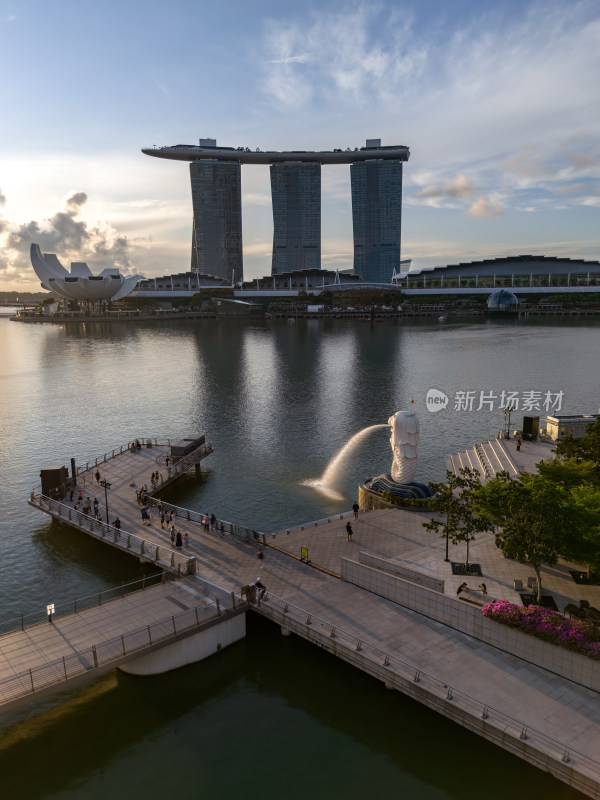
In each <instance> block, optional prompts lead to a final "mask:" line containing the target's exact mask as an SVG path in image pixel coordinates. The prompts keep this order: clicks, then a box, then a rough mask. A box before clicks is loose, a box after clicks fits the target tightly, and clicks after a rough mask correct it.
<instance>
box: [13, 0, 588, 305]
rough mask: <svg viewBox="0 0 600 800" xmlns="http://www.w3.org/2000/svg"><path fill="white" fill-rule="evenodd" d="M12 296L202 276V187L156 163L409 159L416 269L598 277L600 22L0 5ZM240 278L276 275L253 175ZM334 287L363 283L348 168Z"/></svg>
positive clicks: (525, 3)
mask: <svg viewBox="0 0 600 800" xmlns="http://www.w3.org/2000/svg"><path fill="white" fill-rule="evenodd" d="M0 70H1V74H2V76H3V80H2V81H1V86H0V292H1V291H2V290H4V291H10V290H18V291H36V290H37V289H38V288H39V283H38V280H37V278H36V276H35V274H34V273H33V269H32V267H31V264H30V261H29V246H30V244H31V242H36V243H38V244H39V245H40V246H41V248H42V251H44V252H53V253H56V254H57V255H58V256H59V258H60V259H61V261H63V263H65V264H66V265H68V264H69V263H70V261H87V262H88V264H89V265H90V267H92V269H96V268H97V269H98V270H101V269H102V268H104V267H106V266H113V265H117V266H118V267H120V268H121V269H122V270H123V271H124V272H125V273H138V274H140V275H145V276H147V277H152V276H157V275H164V274H170V273H175V272H182V271H187V270H188V269H189V266H190V250H191V232H192V204H191V191H190V182H189V166H188V164H187V163H186V162H175V161H168V160H162V159H156V158H151V157H148V156H145V155H143V154H142V152H141V149H142V148H143V147H148V146H151V145H153V144H157V145H174V144H179V143H184V144H197V143H198V139H199V138H200V137H202V138H205V137H212V138H215V139H217V142H218V143H219V144H221V145H224V146H232V147H237V146H244V147H250V148H251V149H255V148H257V147H259V148H260V149H261V150H329V149H333V148H342V149H345V148H346V147H347V146H349V147H351V148H352V149H353V148H354V147H361V146H363V145H364V144H365V140H366V139H368V138H381V140H382V144H384V145H407V146H408V147H409V148H410V160H409V161H408V163H406V164H405V165H404V190H403V216H402V257H403V258H411V259H412V267H413V269H414V268H419V267H424V266H434V265H438V264H448V263H457V262H458V261H469V260H473V259H478V258H486V257H498V256H505V255H519V254H540V255H549V256H566V257H570V258H587V259H594V260H596V259H599V258H600V89H599V87H600V3H599V2H598V0H582V1H581V2H577V0H575V2H569V3H565V2H555V0H548V1H546V2H537V1H534V2H529V0H518V1H513V0H494V2H488V0H415V1H414V2H412V1H410V2H409V1H408V0H407V1H406V2H405V1H404V0H395V1H394V2H374V3H371V2H355V3H353V2H349V1H348V0H344V2H338V1H337V0H319V2H313V0H307V2H304V3H298V2H289V0H277V1H276V2H275V1H272V0H253V2H247V0H226V2H221V3H218V2H214V0H211V2H204V0H194V1H191V0H170V2H169V3H166V2H164V0H163V2H155V0H144V2H137V0H119V2H116V1H115V0H104V1H103V2H102V3H97V2H90V0H53V2H48V0H12V2H7V0H0ZM242 208H243V238H244V276H245V278H252V277H259V276H262V275H267V274H270V270H271V247H272V236H273V219H272V210H271V198H270V182H269V170H268V166H254V165H253V166H250V165H245V166H243V167H242ZM322 266H323V267H327V268H336V267H339V268H342V269H346V268H349V267H352V209H351V198H350V171H349V167H348V166H343V165H340V166H326V167H323V169H322Z"/></svg>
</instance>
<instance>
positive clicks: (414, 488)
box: [365, 411, 433, 498]
mask: <svg viewBox="0 0 600 800" xmlns="http://www.w3.org/2000/svg"><path fill="white" fill-rule="evenodd" d="M388 425H389V426H390V428H391V430H392V435H391V436H390V445H391V447H392V455H393V461H392V468H391V472H390V473H386V474H384V475H378V476H377V477H376V478H371V479H370V480H369V481H367V482H366V483H365V488H366V489H368V490H370V491H372V492H376V493H377V494H383V492H389V493H390V494H392V495H394V496H395V497H407V498H408V497H414V498H418V497H431V496H432V494H433V493H432V491H431V489H430V488H429V487H428V486H426V485H425V484H424V483H418V482H417V481H415V476H416V474H417V448H418V444H419V418H418V417H417V415H416V414H415V413H413V412H412V411H397V412H396V413H395V414H394V415H393V416H391V417H390V418H389V419H388Z"/></svg>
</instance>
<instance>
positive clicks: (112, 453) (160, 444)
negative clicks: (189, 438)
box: [77, 437, 171, 477]
mask: <svg viewBox="0 0 600 800" xmlns="http://www.w3.org/2000/svg"><path fill="white" fill-rule="evenodd" d="M136 441H139V442H140V444H141V445H145V444H146V443H147V442H150V445H151V446H153V447H165V446H166V447H170V446H171V440H170V439H167V440H166V441H165V442H159V441H158V440H157V439H153V438H151V437H145V438H140V439H134V440H133V441H131V442H127V444H121V445H119V447H118V448H117V447H115V448H114V449H113V450H109V451H108V452H107V453H104V455H101V456H98V457H97V458H95V459H94V460H93V461H92V460H91V459H90V460H89V461H86V462H85V467H77V477H79V476H80V475H81V474H83V473H84V472H88V471H89V470H90V469H93V468H94V467H98V466H100V464H104V463H105V462H106V461H110V459H111V458H115V456H118V455H121V453H126V452H127V451H128V450H131V449H132V447H133V445H134V444H135V442H136Z"/></svg>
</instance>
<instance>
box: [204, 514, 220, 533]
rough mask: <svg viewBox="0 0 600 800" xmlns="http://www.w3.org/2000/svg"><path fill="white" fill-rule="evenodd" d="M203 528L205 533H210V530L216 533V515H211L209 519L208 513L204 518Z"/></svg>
mask: <svg viewBox="0 0 600 800" xmlns="http://www.w3.org/2000/svg"><path fill="white" fill-rule="evenodd" d="M202 527H203V528H204V530H205V531H208V530H211V531H214V530H216V527H217V518H216V517H215V515H214V514H211V515H210V517H209V516H208V512H207V513H206V514H204V516H203V517H202Z"/></svg>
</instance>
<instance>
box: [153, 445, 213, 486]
mask: <svg viewBox="0 0 600 800" xmlns="http://www.w3.org/2000/svg"><path fill="white" fill-rule="evenodd" d="M156 446H157V447H158V446H159V445H156ZM213 450H214V447H213V446H212V444H211V443H210V442H204V444H201V445H200V447H197V448H196V449H195V450H192V452H191V453H188V454H187V456H183V457H182V458H178V459H177V460H176V461H173V460H172V457H171V456H170V455H169V460H170V461H171V463H170V464H169V465H165V471H166V474H167V477H166V478H164V473H160V479H159V481H158V483H157V484H155V485H154V486H152V485H151V488H150V490H147V491H149V493H151V492H156V491H158V489H160V487H161V486H164V484H165V483H168V482H169V481H170V480H173V478H176V477H177V476H179V475H181V473H182V472H185V471H186V470H188V469H189V468H190V467H193V466H194V465H195V464H197V463H198V461H199V460H200V459H201V458H206V456H208V455H210V454H211V453H212V452H213ZM165 459H166V456H165ZM140 488H141V487H140V486H138V487H137V489H138V490H139V489H140Z"/></svg>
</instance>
